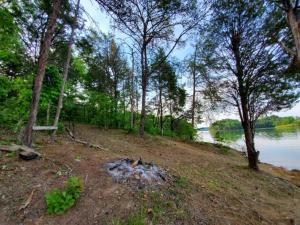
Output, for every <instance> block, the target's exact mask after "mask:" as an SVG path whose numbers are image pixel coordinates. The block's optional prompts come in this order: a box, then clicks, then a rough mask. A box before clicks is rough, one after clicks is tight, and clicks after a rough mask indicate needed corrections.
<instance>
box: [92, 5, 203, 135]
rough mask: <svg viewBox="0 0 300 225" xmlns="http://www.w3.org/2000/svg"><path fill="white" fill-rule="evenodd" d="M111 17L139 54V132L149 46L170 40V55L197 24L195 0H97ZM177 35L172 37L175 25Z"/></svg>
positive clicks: (142, 119)
mask: <svg viewBox="0 0 300 225" xmlns="http://www.w3.org/2000/svg"><path fill="white" fill-rule="evenodd" d="M97 2H99V4H100V5H101V6H102V7H103V8H104V9H105V10H106V11H107V12H108V13H109V14H110V15H111V16H112V18H113V19H114V21H115V23H116V24H117V25H118V28H119V29H120V30H121V31H122V32H124V33H125V34H127V35H128V36H129V37H131V38H132V40H133V42H134V43H135V44H136V45H137V50H138V51H139V53H140V64H141V86H142V107H141V120H140V135H141V136H143V135H144V131H145V113H146V112H145V107H146V93H147V88H148V80H149V77H150V75H151V73H152V72H151V71H150V70H149V59H148V54H149V52H148V51H149V46H150V45H151V44H153V43H154V42H155V41H158V40H160V41H166V42H173V43H174V45H173V46H172V48H171V50H170V51H169V53H168V54H166V57H168V56H169V55H170V53H171V52H172V51H173V49H174V48H175V46H176V45H177V44H178V42H179V41H180V40H181V39H182V36H184V35H185V34H186V33H188V32H189V31H190V30H191V29H192V28H194V27H195V26H196V25H197V24H198V23H199V18H198V17H197V16H196V14H195V13H192V12H195V11H196V10H195V9H196V1H184V0H182V1H178V0H171V1H163V0H159V1H156V0H139V1H136V0H126V1H119V0H109V1H107V0H97ZM175 27H176V28H178V31H179V35H178V36H177V37H175V38H173V37H174V36H175V35H174V28H175Z"/></svg>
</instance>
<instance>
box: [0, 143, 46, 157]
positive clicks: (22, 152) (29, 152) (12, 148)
mask: <svg viewBox="0 0 300 225" xmlns="http://www.w3.org/2000/svg"><path fill="white" fill-rule="evenodd" d="M0 150H1V151H6V152H16V153H18V154H19V156H20V158H22V159H24V160H31V159H35V158H36V157H37V156H41V154H40V153H38V152H37V151H35V150H34V149H32V148H29V147H27V146H25V145H15V144H13V145H0Z"/></svg>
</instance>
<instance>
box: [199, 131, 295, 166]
mask: <svg viewBox="0 0 300 225" xmlns="http://www.w3.org/2000/svg"><path fill="white" fill-rule="evenodd" d="M198 140H200V141H206V142H211V143H222V144H225V145H228V146H230V147H232V148H235V149H237V150H240V151H246V145H245V143H244V136H243V132H242V131H241V130H236V131H227V132H225V131H222V132H216V133H210V132H209V131H198ZM255 147H256V150H258V151H260V155H259V159H260V161H261V162H266V163H270V164H273V165H276V166H281V167H284V168H286V169H290V170H291V169H298V170H300V129H297V128H294V129H284V130H283V129H257V131H256V136H255Z"/></svg>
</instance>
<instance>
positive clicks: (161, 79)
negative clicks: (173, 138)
mask: <svg viewBox="0 0 300 225" xmlns="http://www.w3.org/2000/svg"><path fill="white" fill-rule="evenodd" d="M151 66H152V68H155V69H154V70H153V74H152V76H151V80H152V82H153V87H154V89H155V90H157V92H158V93H157V96H156V98H157V99H158V113H157V115H159V116H158V117H159V128H160V133H161V134H163V120H164V118H163V117H164V110H165V108H166V104H167V101H168V100H170V99H171V98H174V97H175V96H176V91H177V78H176V74H175V71H174V69H173V67H172V65H171V64H170V63H169V62H168V61H167V60H166V56H165V52H164V50H163V49H162V48H160V49H159V50H158V53H157V54H156V55H155V58H154V62H153V63H152V65H151Z"/></svg>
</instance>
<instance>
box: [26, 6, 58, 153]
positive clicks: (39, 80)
mask: <svg viewBox="0 0 300 225" xmlns="http://www.w3.org/2000/svg"><path fill="white" fill-rule="evenodd" d="M60 3H61V0H53V5H52V12H51V14H50V15H49V19H48V24H47V31H46V34H45V37H44V38H43V41H42V44H41V49H40V56H39V60H38V71H37V74H36V76H35V79H34V84H33V90H32V99H31V105H30V112H29V119H28V123H27V125H26V128H25V131H24V135H23V138H22V141H23V143H24V145H26V146H29V147H31V145H32V127H33V125H34V124H35V122H36V117H37V112H38V106H39V100H40V95H41V88H42V84H43V80H44V76H45V69H46V63H47V60H48V56H49V50H50V46H51V40H52V36H53V33H54V29H55V24H56V19H57V16H58V13H59V9H60Z"/></svg>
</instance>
